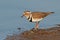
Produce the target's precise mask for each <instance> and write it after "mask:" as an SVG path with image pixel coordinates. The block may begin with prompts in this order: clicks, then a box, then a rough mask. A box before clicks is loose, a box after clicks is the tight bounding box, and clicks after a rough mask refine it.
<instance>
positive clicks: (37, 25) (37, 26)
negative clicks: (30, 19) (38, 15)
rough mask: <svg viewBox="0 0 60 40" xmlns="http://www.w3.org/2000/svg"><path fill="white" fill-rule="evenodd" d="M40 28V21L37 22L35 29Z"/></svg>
mask: <svg viewBox="0 0 60 40" xmlns="http://www.w3.org/2000/svg"><path fill="white" fill-rule="evenodd" d="M38 28H39V22H36V26H35V29H36V30H37V29H38Z"/></svg>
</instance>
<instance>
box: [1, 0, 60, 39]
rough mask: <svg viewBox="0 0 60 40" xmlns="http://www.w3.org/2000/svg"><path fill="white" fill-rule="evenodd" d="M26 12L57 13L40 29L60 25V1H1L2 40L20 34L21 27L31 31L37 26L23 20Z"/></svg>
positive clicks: (48, 17) (42, 23)
mask: <svg viewBox="0 0 60 40" xmlns="http://www.w3.org/2000/svg"><path fill="white" fill-rule="evenodd" d="M36 2H37V3H36ZM24 10H30V11H45V12H46V11H53V12H55V14H52V15H49V16H47V17H46V18H45V19H44V20H42V21H41V22H40V24H39V26H40V28H49V27H53V26H54V25H55V24H60V1H59V0H57V1H56V0H54V1H53V0H49V1H48V0H47V1H45V0H41V1H40V0H37V1H33V0H25V1H23V0H0V40H3V39H5V38H6V36H7V35H12V34H16V33H19V31H18V29H17V28H19V27H20V28H22V29H23V30H29V29H31V28H33V27H34V26H35V23H30V22H28V20H26V18H21V15H22V14H23V11H24Z"/></svg>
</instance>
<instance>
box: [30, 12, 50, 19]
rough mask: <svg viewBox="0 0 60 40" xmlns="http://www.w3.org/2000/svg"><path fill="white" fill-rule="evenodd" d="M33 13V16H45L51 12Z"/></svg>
mask: <svg viewBox="0 0 60 40" xmlns="http://www.w3.org/2000/svg"><path fill="white" fill-rule="evenodd" d="M31 14H32V16H33V18H44V17H46V16H47V15H49V14H51V13H49V12H32V13H31Z"/></svg>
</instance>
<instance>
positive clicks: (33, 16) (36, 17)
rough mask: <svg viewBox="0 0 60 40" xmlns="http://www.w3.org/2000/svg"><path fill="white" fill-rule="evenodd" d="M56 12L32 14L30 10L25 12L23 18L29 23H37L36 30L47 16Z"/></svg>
mask: <svg viewBox="0 0 60 40" xmlns="http://www.w3.org/2000/svg"><path fill="white" fill-rule="evenodd" d="M53 13H54V12H37V11H35V12H31V11H29V10H25V11H24V12H23V15H22V16H21V17H26V18H27V20H29V22H34V23H36V25H35V28H34V29H35V30H36V29H38V28H39V22H40V21H41V20H43V19H44V18H45V17H46V16H48V15H50V14H53Z"/></svg>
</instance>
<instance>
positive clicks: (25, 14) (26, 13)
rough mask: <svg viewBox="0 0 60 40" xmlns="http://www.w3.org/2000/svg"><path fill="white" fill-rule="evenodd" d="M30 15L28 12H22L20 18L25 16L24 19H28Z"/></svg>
mask: <svg viewBox="0 0 60 40" xmlns="http://www.w3.org/2000/svg"><path fill="white" fill-rule="evenodd" d="M30 14H31V12H30V11H24V13H23V15H22V16H21V17H23V16H25V17H26V18H28V17H29V15H30Z"/></svg>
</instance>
